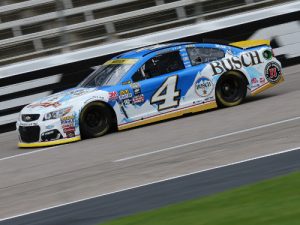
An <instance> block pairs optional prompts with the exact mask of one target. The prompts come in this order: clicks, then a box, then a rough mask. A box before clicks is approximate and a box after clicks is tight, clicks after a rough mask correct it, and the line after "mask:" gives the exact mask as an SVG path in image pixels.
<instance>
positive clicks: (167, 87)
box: [150, 75, 180, 111]
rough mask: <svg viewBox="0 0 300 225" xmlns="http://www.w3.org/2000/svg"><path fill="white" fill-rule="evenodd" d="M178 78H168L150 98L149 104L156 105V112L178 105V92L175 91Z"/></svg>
mask: <svg viewBox="0 0 300 225" xmlns="http://www.w3.org/2000/svg"><path fill="white" fill-rule="evenodd" d="M177 81H178V76H177V75H176V76H171V77H168V78H167V79H166V80H165V82H164V83H163V84H162V85H161V86H160V87H159V88H158V89H157V91H156V92H155V93H154V95H153V96H152V98H151V101H150V103H151V104H157V105H158V111H160V110H164V109H168V108H172V107H175V106H178V105H179V101H180V98H178V97H179V96H180V90H177V89H176V86H177Z"/></svg>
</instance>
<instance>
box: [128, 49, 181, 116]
mask: <svg viewBox="0 0 300 225" xmlns="http://www.w3.org/2000/svg"><path fill="white" fill-rule="evenodd" d="M184 70H185V66H184V63H183V61H182V57H181V55H180V52H179V51H171V52H167V53H163V54H159V55H156V56H154V57H152V58H150V59H149V60H147V62H145V63H144V64H143V66H141V68H140V69H139V70H138V71H136V73H135V74H134V75H133V76H132V81H133V83H132V84H130V86H131V88H132V90H131V92H132V95H133V98H132V104H130V105H129V107H127V108H125V110H126V114H127V116H128V118H130V119H131V120H139V119H145V118H149V117H152V116H155V115H158V114H163V113H165V112H168V111H172V110H175V109H176V108H178V107H179V106H180V100H181V97H182V95H181V89H180V88H179V86H180V84H181V83H184V80H186V79H185V76H182V74H184Z"/></svg>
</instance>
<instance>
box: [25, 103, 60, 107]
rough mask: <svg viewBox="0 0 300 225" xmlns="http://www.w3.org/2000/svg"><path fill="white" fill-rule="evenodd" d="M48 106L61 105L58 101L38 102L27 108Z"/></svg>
mask: <svg viewBox="0 0 300 225" xmlns="http://www.w3.org/2000/svg"><path fill="white" fill-rule="evenodd" d="M38 106H40V107H46V108H47V107H50V106H53V107H54V108H57V107H59V106H61V104H60V103H59V102H40V103H35V104H32V105H29V106H28V108H35V107H38Z"/></svg>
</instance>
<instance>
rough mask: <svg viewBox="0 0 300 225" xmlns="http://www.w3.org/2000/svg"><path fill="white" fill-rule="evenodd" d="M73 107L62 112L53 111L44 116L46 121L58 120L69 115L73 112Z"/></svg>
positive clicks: (61, 110)
mask: <svg viewBox="0 0 300 225" xmlns="http://www.w3.org/2000/svg"><path fill="white" fill-rule="evenodd" d="M71 109H72V107H67V108H64V109H60V110H56V111H52V112H49V113H46V114H45V115H44V119H43V120H44V121H45V120H54V119H58V118H60V117H62V116H65V115H67V114H68V113H69V112H70V111H71Z"/></svg>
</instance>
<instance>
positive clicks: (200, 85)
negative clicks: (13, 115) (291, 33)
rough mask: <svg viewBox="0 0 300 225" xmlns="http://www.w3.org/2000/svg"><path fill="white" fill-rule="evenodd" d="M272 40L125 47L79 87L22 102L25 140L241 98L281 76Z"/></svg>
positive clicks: (128, 123) (47, 140) (104, 128)
mask: <svg viewBox="0 0 300 225" xmlns="http://www.w3.org/2000/svg"><path fill="white" fill-rule="evenodd" d="M283 80H284V79H283V76H282V68H281V64H280V62H279V61H278V60H277V59H276V58H275V57H274V55H273V51H272V48H271V46H270V41H267V40H248V41H241V42H235V43H229V44H216V43H170V44H160V45H154V46H149V47H144V48H141V49H137V50H133V51H130V52H126V53H123V54H121V55H118V56H116V57H114V58H113V59H111V60H109V61H108V62H106V63H105V64H103V65H102V66H99V68H98V69H96V70H95V71H94V72H93V73H92V74H90V75H89V76H88V77H87V78H86V79H85V80H83V81H82V82H81V83H80V84H79V85H78V86H77V87H75V88H72V89H68V90H66V91H62V92H59V93H56V94H53V95H50V96H48V97H45V98H42V99H40V100H38V101H36V102H33V103H31V104H29V105H27V106H26V107H24V108H23V109H22V111H21V113H20V116H19V120H18V121H17V130H18V134H19V144H18V146H19V147H41V146H50V145H57V144H64V143H68V142H74V141H79V140H81V139H82V138H94V137H99V136H102V135H104V134H106V133H108V132H109V131H111V130H114V129H117V130H124V129H128V128H132V127H136V126H140V125H144V124H148V123H152V122H156V121H160V120H165V119H169V118H173V117H178V116H181V115H184V114H187V113H195V112H199V111H203V110H208V109H212V108H216V107H230V106H236V105H238V104H240V103H241V102H242V101H243V100H244V99H245V96H246V94H247V92H249V93H250V94H252V95H256V94H258V93H260V92H262V91H264V90H266V89H268V88H270V87H272V86H274V85H276V84H278V83H280V82H282V81H283Z"/></svg>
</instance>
